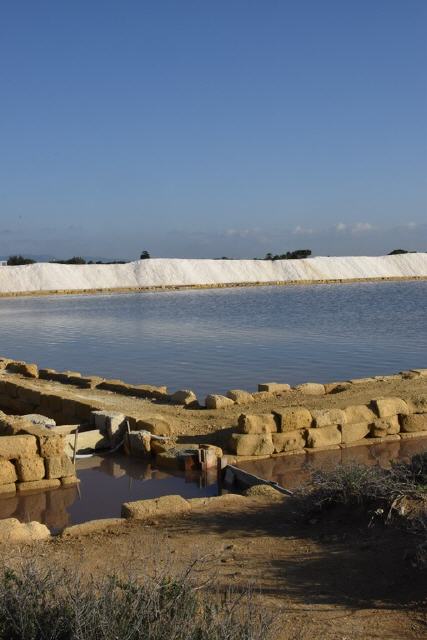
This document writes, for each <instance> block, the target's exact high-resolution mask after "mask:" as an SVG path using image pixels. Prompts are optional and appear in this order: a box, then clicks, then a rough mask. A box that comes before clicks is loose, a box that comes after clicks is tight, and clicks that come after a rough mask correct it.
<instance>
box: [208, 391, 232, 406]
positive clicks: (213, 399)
mask: <svg viewBox="0 0 427 640" xmlns="http://www.w3.org/2000/svg"><path fill="white" fill-rule="evenodd" d="M233 405H234V401H233V400H231V398H227V397H226V396H221V395H219V394H214V393H211V394H209V395H208V396H206V399H205V406H206V409H225V408H227V407H230V406H233Z"/></svg>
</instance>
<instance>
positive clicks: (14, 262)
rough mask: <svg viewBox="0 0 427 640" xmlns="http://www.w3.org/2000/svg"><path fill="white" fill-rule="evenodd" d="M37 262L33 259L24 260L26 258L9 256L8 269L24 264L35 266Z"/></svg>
mask: <svg viewBox="0 0 427 640" xmlns="http://www.w3.org/2000/svg"><path fill="white" fill-rule="evenodd" d="M34 263H35V260H31V258H24V256H9V258H8V261H7V266H8V267H17V266H19V265H22V264H34Z"/></svg>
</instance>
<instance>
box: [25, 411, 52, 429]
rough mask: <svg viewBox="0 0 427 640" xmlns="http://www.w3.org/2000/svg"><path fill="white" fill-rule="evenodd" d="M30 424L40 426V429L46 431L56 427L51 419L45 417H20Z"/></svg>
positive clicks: (30, 414)
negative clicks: (44, 428) (42, 428)
mask: <svg viewBox="0 0 427 640" xmlns="http://www.w3.org/2000/svg"><path fill="white" fill-rule="evenodd" d="M22 417H23V418H24V419H25V420H28V422H31V424H36V425H40V426H41V427H46V429H50V428H51V427H56V422H55V420H54V419H53V418H48V417H47V416H42V415H40V414H38V413H27V414H26V415H25V416H22Z"/></svg>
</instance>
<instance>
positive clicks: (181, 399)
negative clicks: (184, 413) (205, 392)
mask: <svg viewBox="0 0 427 640" xmlns="http://www.w3.org/2000/svg"><path fill="white" fill-rule="evenodd" d="M170 400H171V402H172V403H173V404H181V405H184V406H185V407H188V406H189V405H195V404H197V396H196V394H195V393H194V391H191V389H179V390H178V391H175V393H173V394H172V395H171V397H170Z"/></svg>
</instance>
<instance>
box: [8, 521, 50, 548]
mask: <svg viewBox="0 0 427 640" xmlns="http://www.w3.org/2000/svg"><path fill="white" fill-rule="evenodd" d="M48 538H50V531H49V529H48V528H47V527H46V526H45V525H44V524H41V523H40V522H19V520H16V518H7V519H5V520H0V541H1V542H3V543H6V544H31V543H32V542H37V541H39V540H47V539H48Z"/></svg>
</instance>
